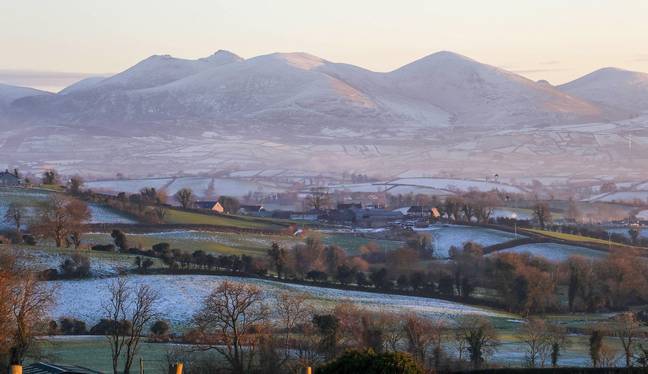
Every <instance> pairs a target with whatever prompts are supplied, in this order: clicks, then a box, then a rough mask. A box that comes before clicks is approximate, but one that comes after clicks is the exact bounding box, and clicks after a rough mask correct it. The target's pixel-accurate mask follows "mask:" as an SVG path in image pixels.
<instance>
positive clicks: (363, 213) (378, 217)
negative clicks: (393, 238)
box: [351, 209, 403, 227]
mask: <svg viewBox="0 0 648 374" xmlns="http://www.w3.org/2000/svg"><path fill="white" fill-rule="evenodd" d="M351 212H352V213H353V223H354V224H355V225H357V226H362V227H383V226H386V225H388V224H389V223H391V222H394V221H397V220H399V219H402V218H403V213H401V212H399V211H390V210H385V209H351Z"/></svg>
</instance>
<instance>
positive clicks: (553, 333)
mask: <svg viewBox="0 0 648 374" xmlns="http://www.w3.org/2000/svg"><path fill="white" fill-rule="evenodd" d="M549 344H550V346H551V367H554V368H556V367H558V359H559V358H560V354H561V352H562V350H563V348H564V347H565V345H566V344H567V331H566V329H565V328H564V327H562V326H558V325H556V324H549Z"/></svg>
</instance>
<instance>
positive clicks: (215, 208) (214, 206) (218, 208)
mask: <svg viewBox="0 0 648 374" xmlns="http://www.w3.org/2000/svg"><path fill="white" fill-rule="evenodd" d="M196 206H197V207H198V209H207V210H211V211H212V212H216V213H223V212H224V211H225V209H223V206H222V205H221V203H220V202H218V201H196Z"/></svg>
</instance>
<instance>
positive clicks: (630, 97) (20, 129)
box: [0, 51, 648, 179]
mask: <svg viewBox="0 0 648 374" xmlns="http://www.w3.org/2000/svg"><path fill="white" fill-rule="evenodd" d="M644 81H645V75H644V74H641V73H631V72H622V71H621V72H620V71H618V70H610V69H605V70H603V71H602V73H601V72H598V74H594V73H593V74H591V75H590V76H587V77H584V78H581V79H579V80H576V81H574V82H571V83H569V84H566V85H563V86H560V87H555V86H552V85H550V84H549V83H547V82H544V81H539V82H533V81H531V80H528V79H526V78H523V77H521V76H519V75H517V74H514V73H511V72H508V71H506V70H503V69H499V68H496V67H493V66H490V65H486V64H483V63H481V62H478V61H475V60H472V59H470V58H467V57H464V56H461V55H458V54H455V53H452V52H439V53H434V54H431V55H429V56H426V57H423V58H421V59H419V60H417V61H414V62H412V63H410V64H407V65H405V66H403V67H400V68H398V69H396V70H394V71H390V72H374V71H370V70H367V69H364V68H362V67H358V66H354V65H350V64H344V63H336V62H331V61H328V60H325V59H322V58H319V57H317V56H313V55H309V54H307V53H273V54H268V55H262V56H256V57H253V58H249V59H243V58H241V57H239V56H237V55H235V54H233V53H231V52H227V51H218V52H216V53H215V54H213V55H212V56H209V57H206V58H201V59H196V60H187V59H178V58H174V57H171V56H159V55H155V56H151V57H149V58H147V59H145V60H143V61H141V62H139V63H137V64H136V65H134V66H132V67H131V68H129V69H126V70H124V71H123V72H120V73H118V74H115V75H113V76H111V77H106V78H90V79H86V80H83V81H80V82H77V83H76V84H74V85H71V86H69V87H67V88H66V89H64V90H62V91H61V92H59V93H58V94H49V93H44V92H42V91H36V90H31V89H23V88H20V89H18V91H16V88H12V89H7V88H6V87H5V86H2V87H0V103H1V104H0V107H2V106H3V107H2V108H0V167H5V168H6V167H19V168H24V169H26V170H31V171H32V172H35V173H36V172H39V171H40V170H41V169H42V168H47V167H56V168H57V169H58V170H59V171H61V172H62V173H64V174H66V173H67V174H68V175H71V174H77V173H78V174H85V175H90V174H92V175H95V176H114V174H115V173H128V174H129V175H130V176H146V175H149V176H159V175H175V174H176V173H179V172H184V173H189V174H198V173H208V174H210V173H212V174H218V173H222V172H224V171H227V170H241V169H243V168H247V169H248V170H263V169H265V168H271V169H272V168H288V169H295V168H302V169H305V170H317V171H331V170H337V171H355V172H362V173H368V172H370V173H382V174H383V175H394V174H395V173H399V172H404V171H408V170H409V171H412V172H413V173H414V172H420V173H422V174H426V175H427V174H431V173H444V174H447V175H454V174H462V175H464V176H472V177H474V176H476V175H479V176H483V175H493V174H499V175H509V176H512V175H518V176H524V175H528V170H529V167H530V165H533V167H534V168H537V170H540V171H542V172H543V173H546V175H549V176H551V175H561V176H564V175H574V176H578V177H580V178H584V177H591V176H596V177H599V176H601V175H607V176H615V175H622V176H624V177H626V178H630V179H632V178H635V177H637V176H638V175H643V174H645V168H644V167H643V166H644V165H645V164H646V162H648V156H644V155H648V135H647V134H648V133H646V128H647V127H646V124H647V123H648V113H647V114H645V115H639V116H637V113H640V111H641V110H642V109H641V108H643V104H644V103H645V102H646V99H645V96H642V95H643V92H644V91H643V89H644V88H643V87H644V86H643V83H642V82H644ZM608 86H609V87H610V88H609V89H608V88H606V87H608ZM3 92H4V95H3V94H2V93H3ZM628 134H632V142H633V143H632V147H631V148H629V147H628V138H629V136H628ZM2 162H4V163H5V164H2ZM3 165H4V166H3Z"/></svg>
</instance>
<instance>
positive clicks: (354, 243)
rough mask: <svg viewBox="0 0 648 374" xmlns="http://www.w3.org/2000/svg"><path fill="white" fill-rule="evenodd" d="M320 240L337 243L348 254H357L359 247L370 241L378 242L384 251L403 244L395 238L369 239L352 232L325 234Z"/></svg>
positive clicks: (332, 243)
mask: <svg viewBox="0 0 648 374" xmlns="http://www.w3.org/2000/svg"><path fill="white" fill-rule="evenodd" d="M322 241H323V242H324V244H327V245H337V246H340V247H342V248H344V249H345V250H346V251H347V253H348V254H350V255H357V254H359V251H360V247H362V246H363V245H366V244H368V243H370V242H374V243H376V244H378V246H379V247H380V248H381V249H383V250H386V251H392V250H394V249H398V248H399V247H401V246H402V245H403V242H400V241H397V240H382V239H378V240H377V239H371V238H365V237H362V236H357V235H353V234H326V235H325V236H324V237H323V238H322Z"/></svg>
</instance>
